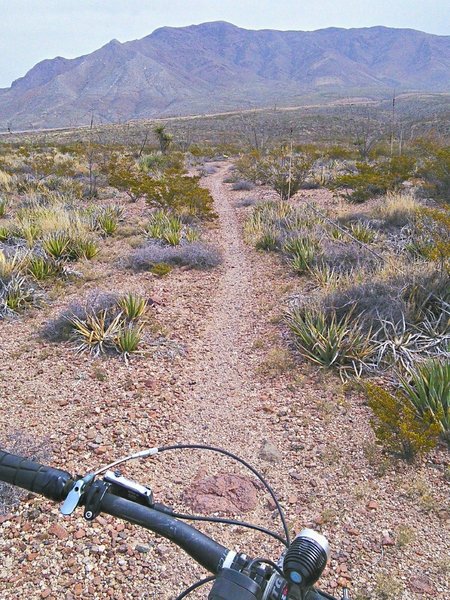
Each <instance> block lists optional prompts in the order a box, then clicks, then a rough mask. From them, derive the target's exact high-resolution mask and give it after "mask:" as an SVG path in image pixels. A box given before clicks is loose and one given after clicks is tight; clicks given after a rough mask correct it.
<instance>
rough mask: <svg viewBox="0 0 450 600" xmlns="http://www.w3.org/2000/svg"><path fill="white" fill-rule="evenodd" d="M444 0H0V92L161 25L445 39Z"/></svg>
mask: <svg viewBox="0 0 450 600" xmlns="http://www.w3.org/2000/svg"><path fill="white" fill-rule="evenodd" d="M449 6H450V4H449V0H235V1H229V0H194V1H189V0H0V22H1V35H0V87H7V86H9V85H10V84H11V82H12V81H13V80H14V79H17V78H18V77H21V76H22V75H24V74H25V72H26V71H28V70H29V69H30V68H31V67H32V66H33V65H34V64H36V63H37V62H39V61H40V60H43V59H44V58H54V57H55V56H65V57H67V58H73V57H75V56H80V55H81V54H87V53H89V52H92V51H93V50H96V49H97V48H99V47H100V46H102V45H103V44H106V43H107V42H109V41H110V40H111V39H113V38H116V39H118V40H119V41H121V42H125V41H128V40H133V39H137V38H141V37H144V36H146V35H148V34H150V33H151V32H152V31H153V30H154V29H156V28H158V27H162V26H164V25H170V26H175V27H176V26H184V25H191V24H193V23H203V22H205V21H218V20H221V21H229V22H230V23H234V24H235V25H238V26H240V27H245V28H247V29H295V30H313V29H321V28H324V27H346V28H348V27H370V26H373V25H385V26H388V27H408V28H412V29H420V30H422V31H427V32H428V33H435V34H439V35H449V34H450V8H449Z"/></svg>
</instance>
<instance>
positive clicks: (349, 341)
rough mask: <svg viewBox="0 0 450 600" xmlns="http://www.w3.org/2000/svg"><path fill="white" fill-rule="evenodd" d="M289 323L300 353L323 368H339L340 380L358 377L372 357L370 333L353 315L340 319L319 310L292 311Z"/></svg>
mask: <svg viewBox="0 0 450 600" xmlns="http://www.w3.org/2000/svg"><path fill="white" fill-rule="evenodd" d="M287 324H288V326H289V329H290V330H291V332H292V334H293V335H294V344H295V346H296V348H297V349H298V351H299V352H300V354H302V355H303V356H305V357H306V358H308V359H309V360H311V361H313V362H315V363H317V364H319V365H321V366H323V367H334V368H337V369H339V372H340V374H341V377H345V376H348V375H350V374H356V375H359V374H360V373H361V370H362V367H363V365H364V364H365V363H366V362H367V361H368V360H369V359H370V357H371V356H372V354H373V345H372V342H371V336H370V332H364V331H363V329H362V327H361V325H360V323H359V320H358V319H357V318H354V317H353V315H351V314H349V315H347V316H346V317H344V318H343V319H338V318H337V317H336V315H335V314H331V315H327V314H326V313H325V312H323V311H321V310H320V309H316V308H311V309H301V308H293V309H292V310H291V311H290V312H289V313H288V315H287Z"/></svg>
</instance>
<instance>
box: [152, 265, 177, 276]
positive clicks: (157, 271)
mask: <svg viewBox="0 0 450 600" xmlns="http://www.w3.org/2000/svg"><path fill="white" fill-rule="evenodd" d="M172 269H173V267H172V265H169V264H167V263H163V262H162V263H157V264H155V265H154V266H153V267H151V269H150V272H151V273H153V275H156V276H157V277H164V276H165V275H168V274H169V273H170V271H172Z"/></svg>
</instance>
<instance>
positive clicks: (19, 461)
mask: <svg viewBox="0 0 450 600" xmlns="http://www.w3.org/2000/svg"><path fill="white" fill-rule="evenodd" d="M0 481H4V482H6V483H9V484H12V485H16V486H18V487H21V488H23V489H26V490H28V491H30V492H34V493H37V494H41V495H43V496H45V497H46V498H48V499H50V500H54V501H56V502H63V501H64V500H66V498H67V496H68V495H69V493H70V492H73V490H74V489H77V483H79V480H77V479H75V478H74V477H72V476H71V475H70V473H68V472H66V471H62V470H60V469H54V468H52V467H48V466H45V465H41V464H39V463H37V462H34V461H32V460H28V459H25V458H22V457H20V456H16V455H14V454H10V453H8V452H5V451H2V450H0ZM97 492H100V493H99V494H98V495H97V496H96V493H97ZM92 496H95V498H96V511H95V514H93V513H91V514H90V515H89V511H90V503H91V501H92ZM79 504H80V505H84V506H85V507H86V510H85V517H86V518H87V519H88V520H91V519H92V518H94V516H95V515H96V514H99V513H100V512H103V513H107V514H109V515H112V516H114V517H118V518H121V519H123V520H125V521H128V522H129V523H133V524H135V525H140V526H141V527H144V528H145V529H149V530H151V531H153V532H155V533H157V534H159V535H161V536H163V537H165V538H167V539H169V540H171V541H172V542H174V543H175V544H176V545H177V546H179V547H180V548H182V549H183V550H184V551H185V552H186V553H187V554H189V556H191V557H192V558H193V559H194V560H195V561H197V562H198V563H199V564H200V565H202V566H203V567H204V568H205V569H207V570H208V571H210V572H211V573H213V574H214V575H219V576H220V575H222V574H224V572H225V571H230V568H233V569H234V568H236V566H235V561H238V560H241V561H242V560H244V563H245V560H247V562H248V560H249V559H247V557H246V556H245V555H237V554H236V553H235V552H233V551H230V550H228V548H226V547H225V546H222V545H221V544H219V543H218V542H216V541H214V540H213V539H212V538H211V537H209V536H207V535H205V534H203V533H201V532H200V531H198V530H197V529H196V528H195V527H192V526H191V525H188V524H187V523H184V522H182V521H180V520H178V519H177V518H175V517H173V516H171V515H170V514H168V512H165V511H164V510H163V507H162V505H160V508H159V509H156V508H153V506H158V505H154V504H150V506H145V505H143V504H142V503H140V502H139V501H137V500H136V499H135V498H133V497H132V498H131V499H128V498H126V497H122V496H121V495H120V492H118V491H117V490H116V489H115V487H114V485H113V486H110V485H109V484H108V483H105V482H95V483H93V484H91V485H90V489H89V490H88V491H87V493H83V494H81V496H80V503H79ZM88 505H89V506H88ZM164 508H165V509H167V507H164ZM88 515H89V516H88ZM305 531H307V530H305ZM295 545H296V542H295V540H294V543H293V544H292V546H291V549H293V548H294V547H295ZM298 548H299V549H300V546H298ZM298 551H299V550H294V554H295V552H298ZM287 556H288V557H289V552H288V554H287ZM254 562H255V561H250V563H251V564H253V563H254ZM263 562H264V561H263ZM272 564H273V563H272ZM232 565H233V566H232ZM241 565H242V562H241ZM274 566H275V565H274ZM238 571H239V569H238ZM233 572H235V571H233ZM235 573H236V572H235ZM262 574H263V577H264V576H265V575H267V573H265V572H264V570H263V571H262ZM237 575H239V573H237ZM237 575H235V576H237ZM235 576H233V578H234V577H235ZM242 577H244V576H243V575H242ZM274 578H275V579H277V582H276V583H275V582H274V583H273V584H272V585H273V590H272V592H271V593H270V594H269V592H268V589H269V587H270V586H269V584H268V583H267V581H266V584H265V586H266V593H265V594H264V597H263V598H264V600H266V599H267V600H271V599H272V598H273V599H275V600H277V599H286V600H287V598H288V595H286V589H287V587H286V586H287V581H286V579H285V578H283V577H281V576H280V575H277V573H276V572H273V575H272V578H271V579H270V581H271V582H272V580H273V579H274ZM222 579H223V581H222V583H224V582H225V580H226V577H225V578H222ZM244 579H248V580H249V581H250V582H251V580H250V579H249V578H248V577H244ZM230 581H231V580H230ZM293 581H294V579H293ZM233 584H234V583H233ZM230 585H231V584H230ZM239 589H241V588H239ZM213 591H214V590H213ZM229 597H230V596H222V595H220V594H219V595H211V596H210V598H223V599H224V600H228V598H229ZM232 597H233V599H234V600H238V598H237V594H236V593H235V592H233V593H232ZM239 597H242V598H247V597H248V598H257V597H258V598H259V597H260V596H256V595H255V596H253V595H248V596H247V595H246V594H243V595H242V596H239ZM261 597H262V596H261ZM289 598H304V599H307V600H324V599H325V598H327V599H332V600H335V599H333V597H332V596H330V595H328V594H326V593H325V592H321V590H318V589H316V588H313V587H312V586H310V587H308V589H305V591H304V592H301V593H300V592H298V595H295V594H294V595H292V596H291V594H290V593H289Z"/></svg>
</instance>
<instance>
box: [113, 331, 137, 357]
mask: <svg viewBox="0 0 450 600" xmlns="http://www.w3.org/2000/svg"><path fill="white" fill-rule="evenodd" d="M142 327H143V326H142V325H131V324H128V325H127V326H125V327H124V328H123V329H122V330H121V331H120V332H119V333H118V334H117V336H116V339H115V345H116V348H117V350H118V352H120V354H122V356H123V358H124V360H125V361H126V362H128V359H129V357H130V354H133V353H136V352H137V351H138V349H139V345H140V343H141V339H142V335H141V334H142Z"/></svg>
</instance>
